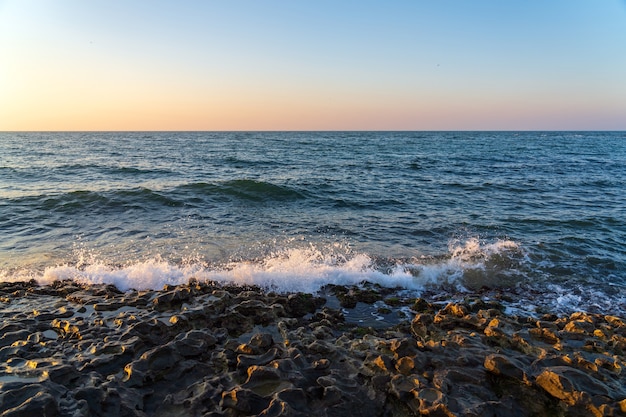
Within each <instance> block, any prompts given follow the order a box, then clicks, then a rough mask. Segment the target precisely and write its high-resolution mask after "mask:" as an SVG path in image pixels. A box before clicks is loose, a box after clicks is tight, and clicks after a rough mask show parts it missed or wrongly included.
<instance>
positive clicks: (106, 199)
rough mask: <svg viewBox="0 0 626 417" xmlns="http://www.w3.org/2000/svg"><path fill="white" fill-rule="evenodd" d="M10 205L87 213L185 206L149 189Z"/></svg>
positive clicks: (23, 200)
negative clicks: (155, 206) (89, 211)
mask: <svg viewBox="0 0 626 417" xmlns="http://www.w3.org/2000/svg"><path fill="white" fill-rule="evenodd" d="M10 203H12V204H16V205H21V206H28V207H30V208H38V209H42V210H46V211H57V212H76V211H84V210H93V211H94V212H102V211H106V210H111V209H114V210H119V209H131V208H139V209H146V208H149V207H150V206H153V205H157V206H170V207H171V206H180V205H182V203H181V202H179V201H177V200H175V199H173V198H170V197H168V196H167V195H165V194H163V193H160V192H156V191H153V190H150V189H148V188H138V189H129V190H116V191H87V190H78V191H70V192H67V193H61V194H44V195H38V196H28V197H19V198H14V199H11V201H10Z"/></svg>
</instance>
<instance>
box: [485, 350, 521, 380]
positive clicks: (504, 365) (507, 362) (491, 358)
mask: <svg viewBox="0 0 626 417" xmlns="http://www.w3.org/2000/svg"><path fill="white" fill-rule="evenodd" d="M484 366H485V369H487V371H489V372H491V373H492V374H494V375H500V376H504V377H507V378H512V379H515V380H517V381H524V382H525V381H527V377H526V373H525V372H524V371H523V370H522V369H521V367H520V366H519V365H518V364H517V363H515V361H514V360H513V359H511V358H508V357H506V356H504V355H498V354H491V355H488V356H487V357H486V358H485V363H484Z"/></svg>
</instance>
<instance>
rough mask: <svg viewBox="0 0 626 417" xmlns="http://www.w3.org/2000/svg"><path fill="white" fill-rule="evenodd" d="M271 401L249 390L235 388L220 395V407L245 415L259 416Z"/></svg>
mask: <svg viewBox="0 0 626 417" xmlns="http://www.w3.org/2000/svg"><path fill="white" fill-rule="evenodd" d="M270 402H271V400H270V399H268V398H265V397H262V396H260V395H258V394H255V393H254V392H252V391H251V390H249V389H245V388H235V389H233V390H231V391H226V392H224V393H223V394H222V401H221V403H220V406H221V407H222V408H230V409H233V410H235V411H239V412H240V413H243V414H245V415H255V414H260V413H261V412H262V411H263V410H265V409H266V408H268V407H269V405H270Z"/></svg>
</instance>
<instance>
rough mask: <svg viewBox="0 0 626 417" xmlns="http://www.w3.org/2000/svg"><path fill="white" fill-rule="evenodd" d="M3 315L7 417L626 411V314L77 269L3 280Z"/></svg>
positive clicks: (0, 350) (1, 380)
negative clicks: (45, 279) (559, 312)
mask: <svg viewBox="0 0 626 417" xmlns="http://www.w3.org/2000/svg"><path fill="white" fill-rule="evenodd" d="M359 312H361V313H363V312H366V313H367V314H365V313H364V315H363V317H366V316H367V315H369V316H370V317H372V319H369V320H368V319H364V318H359ZM370 313H372V314H374V316H372V315H371V314H370ZM0 317H1V321H0V360H1V363H0V416H2V417H9V416H11V417H16V416H42V417H52V416H76V417H78V416H116V417H126V416H128V417H130V416H177V417H181V416H206V417H209V416H222V415H224V416H248V415H263V416H347V415H349V416H353V417H356V416H419V415H428V416H519V417H522V416H622V415H626V370H624V367H626V318H624V317H615V316H610V315H597V314H585V313H574V314H572V315H570V316H569V317H558V316H556V315H552V314H546V315H544V316H542V317H517V316H512V315H506V314H505V313H504V309H503V307H502V305H501V304H499V303H498V302H495V301H485V299H483V298H481V297H479V296H475V297H467V298H466V299H465V300H464V301H463V302H459V303H449V304H446V305H443V304H439V303H436V302H434V300H428V299H421V298H420V299H415V298H413V299H406V298H402V297H399V296H397V295H396V294H394V293H393V292H391V291H389V290H383V289H381V288H378V287H373V286H369V287H365V288H362V287H359V288H356V287H351V288H347V287H327V288H326V289H325V291H324V293H323V294H320V295H315V296H313V295H310V294H301V293H298V294H289V295H285V294H275V293H267V292H264V291H262V290H261V289H259V288H252V287H235V286H224V285H220V284H217V283H211V282H209V283H201V282H190V283H189V284H188V285H183V286H177V287H168V288H164V289H163V290H161V291H129V292H120V291H118V290H117V289H116V288H115V287H112V286H104V285H102V286H83V285H79V284H76V283H73V282H69V281H64V282H57V283H54V284H53V285H50V286H38V285H37V284H36V283H35V282H21V283H2V284H0Z"/></svg>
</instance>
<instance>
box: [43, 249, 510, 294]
mask: <svg viewBox="0 0 626 417" xmlns="http://www.w3.org/2000/svg"><path fill="white" fill-rule="evenodd" d="M449 249H450V254H449V255H448V256H444V257H441V258H422V259H413V260H411V261H407V260H403V261H398V262H396V264H395V265H393V266H392V267H387V268H381V267H380V266H378V265H376V263H375V262H374V261H373V260H372V258H371V257H370V256H368V255H366V254H362V253H357V254H350V255H346V254H341V255H338V254H336V253H335V252H333V251H330V252H331V253H326V252H325V251H324V250H323V249H318V248H315V247H313V246H311V247H308V248H290V249H284V250H279V251H276V252H274V253H272V254H271V255H268V256H266V257H265V258H263V259H261V260H255V261H232V262H228V263H225V264H223V265H219V266H209V265H206V264H204V263H201V262H197V263H189V264H187V265H177V264H172V263H169V262H166V261H164V260H160V259H152V260H148V261H142V262H137V263H134V264H130V265H127V266H122V267H113V266H110V265H107V264H106V263H104V262H101V261H97V260H95V259H90V260H89V261H85V260H84V259H81V262H80V263H79V264H78V265H77V266H74V265H63V266H55V267H50V268H47V269H46V270H45V272H44V274H43V276H42V277H41V278H40V279H39V282H40V283H42V284H49V283H51V282H53V281H56V280H66V279H70V280H74V281H76V282H80V283H93V284H113V285H115V286H116V287H117V288H119V289H120V290H128V289H131V288H134V289H141V290H142V289H160V288H162V287H163V286H164V285H177V284H184V283H186V282H188V281H189V280H190V279H191V278H195V279H198V280H214V281H218V282H224V283H234V284H240V285H257V286H260V287H262V288H266V289H271V290H273V291H279V292H295V291H302V292H310V293H314V292H316V291H318V290H319V289H320V288H321V287H323V286H324V285H327V284H337V285H354V284H358V283H360V282H363V281H368V282H371V283H376V284H380V285H382V286H384V287H399V288H403V289H409V290H417V291H419V290H423V289H424V288H427V287H432V286H440V285H447V286H449V285H452V286H454V287H455V288H456V289H458V290H463V289H464V285H465V284H466V283H465V281H464V278H466V275H467V272H468V271H480V270H484V269H486V268H488V267H489V265H488V263H489V260H490V259H491V257H492V256H493V255H494V254H503V253H505V252H506V251H511V250H518V249H519V248H518V245H517V244H516V243H515V242H511V241H497V242H495V243H490V244H481V243H480V242H479V241H478V240H477V239H470V240H468V241H465V242H460V243H458V242H457V243H452V244H451V245H450V248H449Z"/></svg>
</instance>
